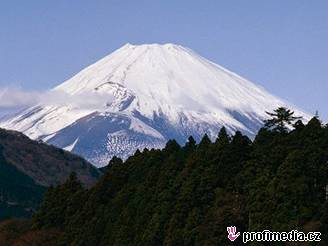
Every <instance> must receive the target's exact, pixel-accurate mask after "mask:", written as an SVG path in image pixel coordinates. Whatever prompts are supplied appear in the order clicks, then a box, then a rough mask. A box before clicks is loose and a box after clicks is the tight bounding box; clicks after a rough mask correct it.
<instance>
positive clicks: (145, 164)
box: [0, 108, 328, 246]
mask: <svg viewBox="0 0 328 246" xmlns="http://www.w3.org/2000/svg"><path fill="white" fill-rule="evenodd" d="M270 116H271V118H270V119H269V120H266V121H265V126H264V127H263V128H261V129H260V130H259V132H258V133H257V135H256V137H255V138H254V139H253V140H250V139H249V138H248V137H247V136H245V135H243V134H242V133H241V132H238V131H237V132H236V133H234V134H233V135H229V134H228V133H227V130H226V129H225V128H224V127H223V128H222V129H221V130H220V132H219V134H218V137H217V139H216V140H215V141H214V142H212V141H211V140H210V139H209V137H208V136H207V135H205V136H204V137H203V138H202V140H201V141H200V142H199V143H196V142H195V140H194V139H193V138H192V137H190V138H189V139H188V141H187V143H186V144H185V145H184V146H180V145H179V144H178V143H177V142H176V141H175V140H170V141H169V142H168V143H167V144H166V147H165V148H164V149H162V150H156V149H151V150H148V149H145V150H143V151H137V152H136V153H135V154H134V155H133V156H131V157H130V158H128V159H127V160H126V161H122V160H121V159H119V158H115V157H114V158H113V159H112V160H111V161H110V163H109V165H108V166H107V167H106V168H104V169H103V171H104V175H103V176H102V177H101V178H100V179H99V181H98V182H97V184H96V185H95V186H93V187H92V188H89V189H87V188H84V186H83V185H82V184H81V183H80V182H79V181H78V179H77V177H76V175H75V174H74V173H72V174H71V176H70V178H69V179H68V180H67V181H66V182H65V183H64V184H62V185H59V186H55V187H51V188H49V189H48V191H47V192H46V193H45V196H44V199H43V202H42V203H41V205H40V207H39V209H38V211H37V212H36V213H35V214H34V215H33V217H32V218H31V219H29V220H9V221H6V222H4V223H2V224H0V240H1V241H2V242H4V241H3V240H5V242H7V245H13V243H16V244H17V245H54V246H55V245H81V246H84V245H85V246H91V245H104V246H105V245H177V246H179V245H223V246H224V245H243V243H242V241H241V238H238V239H237V240H236V241H235V242H234V243H231V242H230V241H229V240H228V239H227V227H228V226H236V228H237V229H238V231H239V232H244V231H255V232H256V231H263V230H271V231H278V232H279V231H286V232H288V231H291V230H298V231H303V232H309V231H318V232H321V234H322V236H321V242H320V243H318V242H316V243H315V244H307V243H304V244H301V243H296V244H293V243H290V244H288V243H281V244H280V243H270V244H263V243H262V244H260V243H256V242H253V243H251V242H250V243H248V244H249V245H327V244H328V126H327V125H324V124H323V123H322V122H321V121H320V119H319V117H318V116H316V117H313V118H312V119H311V120H310V121H308V122H307V123H306V124H303V123H302V121H301V119H299V118H298V117H294V116H293V112H291V111H289V110H288V109H284V108H279V109H277V110H275V111H274V112H273V113H270ZM13 228H14V229H13ZM26 242H29V243H33V244H24V243H26ZM19 243H20V244H19ZM4 245H6V244H4Z"/></svg>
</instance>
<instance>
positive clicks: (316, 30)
mask: <svg viewBox="0 0 328 246" xmlns="http://www.w3.org/2000/svg"><path fill="white" fill-rule="evenodd" d="M128 42H129V43H132V44H142V43H167V42H171V43H177V44H181V45H184V46H187V47H189V48H191V49H194V50H195V51H196V52H198V53H199V54H201V55H202V56H204V57H206V58H208V59H210V60H212V61H214V62H216V63H218V64H220V65H222V66H224V67H226V68H228V69H230V70H232V71H234V72H236V73H238V74H240V75H242V76H243V77H245V78H247V79H249V80H251V81H253V82H255V83H257V84H260V85H262V86H264V87H265V88H266V89H267V90H268V91H270V92H272V93H273V94H275V95H277V96H280V97H282V98H284V99H286V100H288V101H290V102H292V103H294V104H295V105H297V106H299V107H301V108H303V109H305V110H306V111H308V112H309V113H312V114H314V112H315V111H316V110H319V114H320V115H321V118H323V119H324V120H325V121H327V120H328V107H327V105H326V104H327V96H328V80H327V75H326V73H327V68H328V60H327V57H328V45H327V43H328V1H326V0H316V1H307V0H288V1H282V0H272V1H263V0H251V1H244V0H226V1H221V0H213V1H210V0H207V1H200V0H199V1H196V0H189V1H185V0H179V1H177V0H165V1H164V0H162V1H157V0H138V1H135V0H130V1H124V0H120V1H119V0H118V1H110V0H107V1H101V0H84V1H80V0H69V1H67V0H56V1H52V0H31V1H26V0H2V1H1V2H0V88H5V87H12V88H21V89H22V90H32V91H33V90H40V91H43V90H46V89H49V88H51V87H53V86H54V85H57V84H59V83H61V82H62V81H64V80H65V79H67V78H69V77H71V76H72V75H74V74H75V73H77V72H78V71H80V70H81V69H82V68H84V67H85V66H87V65H89V64H91V63H93V62H95V61H97V60H98V59H100V58H102V57H103V56H105V55H107V54H109V53H110V52H112V51H114V50H115V49H117V48H119V47H120V46H122V45H123V44H125V43H128Z"/></svg>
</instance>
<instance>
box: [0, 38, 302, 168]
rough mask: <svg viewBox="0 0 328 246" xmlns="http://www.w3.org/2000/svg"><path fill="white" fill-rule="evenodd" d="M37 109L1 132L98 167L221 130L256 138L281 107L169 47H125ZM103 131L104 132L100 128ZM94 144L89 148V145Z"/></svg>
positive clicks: (229, 74)
mask: <svg viewBox="0 0 328 246" xmlns="http://www.w3.org/2000/svg"><path fill="white" fill-rule="evenodd" d="M51 92H52V93H55V95H56V98H62V102H61V103H53V102H48V103H43V104H39V105H36V106H34V107H31V108H30V109H28V110H26V111H25V112H24V113H22V114H21V115H19V116H17V117H14V118H12V119H10V120H7V121H5V122H2V123H0V126H2V127H4V128H9V129H15V130H18V131H22V132H24V133H25V134H27V135H28V136H30V137H32V138H33V139H40V140H43V141H46V142H48V143H50V144H53V145H55V146H58V147H61V148H64V149H66V150H70V151H72V152H74V153H77V154H79V155H82V156H83V157H85V158H86V159H87V160H89V161H91V162H92V163H94V164H96V165H97V166H103V165H106V164H107V163H108V161H109V160H110V159H111V158H112V157H113V156H119V157H122V158H123V159H126V158H127V157H128V156H130V155H132V154H133V153H134V152H135V151H136V149H143V148H161V147H164V145H165V143H166V141H167V140H169V139H176V140H177V141H178V142H179V143H180V144H183V143H184V142H185V141H186V140H187V138H188V137H189V136H190V135H192V136H194V137H195V139H196V140H197V141H199V140H200V139H201V137H202V136H203V135H204V134H205V133H206V134H208V135H209V136H210V138H211V139H214V138H215V137H216V135H217V133H218V131H219V129H220V128H221V127H222V126H225V127H226V128H227V130H228V131H229V132H230V133H232V132H235V131H237V130H240V131H241V132H243V133H245V134H247V135H248V136H251V137H252V136H254V134H255V133H256V131H257V130H258V129H259V128H260V127H261V125H262V120H263V119H264V118H265V117H266V115H265V111H272V110H273V109H275V108H277V107H279V106H287V107H290V108H292V109H294V110H295V111H296V114H298V115H302V116H305V118H308V116H307V114H306V113H304V112H302V111H301V110H298V109H297V108H295V107H293V106H290V104H289V103H287V102H285V101H283V100H281V99H279V98H277V97H275V96H273V95H271V94H270V93H268V92H267V91H266V90H264V89H263V88H262V87H260V86H257V85H255V84H253V83H252V82H250V81H248V80H246V79H243V78H242V77H241V76H239V75H237V74H235V73H233V72H230V71H229V70H227V69H225V68H223V67H221V66H219V65H217V64H215V63H213V62H211V61H209V60H207V59H206V58H203V57H201V56H200V55H198V54H197V53H195V52H194V51H192V50H191V49H189V48H185V47H183V46H180V45H175V44H164V45H159V44H150V45H149V44H148V45H131V44H126V45H124V46H123V47H121V48H120V49H118V50H116V51H114V52H113V53H111V54H110V55H108V56H106V57H104V58H102V59H100V60H99V61H98V62H96V63H94V64H92V65H90V66H88V67H87V68H85V69H83V70H82V71H81V72H79V73H78V74H76V75H75V76H73V77H72V78H71V79H68V80H66V81H65V82H63V83H62V84H60V85H58V86H56V87H55V88H54V89H52V90H51ZM104 129H106V130H104ZM90 142H93V143H94V144H91V143H90Z"/></svg>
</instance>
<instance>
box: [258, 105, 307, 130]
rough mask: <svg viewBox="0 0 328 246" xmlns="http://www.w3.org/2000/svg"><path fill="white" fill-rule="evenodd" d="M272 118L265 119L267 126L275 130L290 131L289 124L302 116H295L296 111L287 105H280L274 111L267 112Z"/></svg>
mask: <svg viewBox="0 0 328 246" xmlns="http://www.w3.org/2000/svg"><path fill="white" fill-rule="evenodd" d="M266 113H267V114H268V115H269V116H271V118H270V119H267V120H265V121H264V124H265V127H266V128H268V129H272V130H274V131H277V132H280V133H284V132H287V131H288V126H292V125H293V122H294V121H295V120H298V119H300V118H301V117H295V116H293V115H294V112H293V111H291V110H290V109H287V108H285V107H279V108H277V109H275V110H274V112H273V113H270V112H266Z"/></svg>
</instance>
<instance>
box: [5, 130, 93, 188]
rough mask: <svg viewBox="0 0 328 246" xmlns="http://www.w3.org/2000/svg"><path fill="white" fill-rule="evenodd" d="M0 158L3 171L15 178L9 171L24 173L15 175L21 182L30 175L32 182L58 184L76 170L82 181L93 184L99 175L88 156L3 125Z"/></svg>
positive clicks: (88, 184) (18, 182)
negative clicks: (48, 143)
mask: <svg viewBox="0 0 328 246" xmlns="http://www.w3.org/2000/svg"><path fill="white" fill-rule="evenodd" d="M0 161H1V168H2V169H1V174H0V175H3V176H4V177H5V176H6V175H9V177H8V178H11V177H12V175H11V174H9V173H15V175H16V174H17V175H18V176H22V178H17V179H15V182H16V184H17V185H21V183H20V182H24V180H27V178H24V177H28V179H29V181H26V182H27V183H30V184H32V183H35V184H38V185H41V186H50V185H57V184H59V183H62V182H64V181H65V180H66V179H67V178H68V177H69V175H70V174H71V173H72V172H76V174H77V176H78V178H79V179H80V180H81V182H83V183H84V184H85V185H87V186H90V185H92V184H94V183H95V182H96V181H97V179H98V177H99V171H98V170H97V169H95V168H94V167H93V166H92V165H91V164H90V163H88V162H87V161H85V160H84V159H82V158H80V157H78V156H75V155H73V154H71V153H69V152H67V151H63V150H61V149H58V148H56V147H53V146H49V145H47V144H44V143H41V142H37V141H33V140H31V139H29V138H28V137H26V136H25V135H23V134H22V133H19V132H15V131H8V130H3V129H0ZM2 181H3V179H2ZM32 181H33V182H32ZM0 182H1V181H0Z"/></svg>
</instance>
